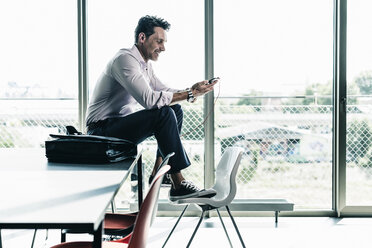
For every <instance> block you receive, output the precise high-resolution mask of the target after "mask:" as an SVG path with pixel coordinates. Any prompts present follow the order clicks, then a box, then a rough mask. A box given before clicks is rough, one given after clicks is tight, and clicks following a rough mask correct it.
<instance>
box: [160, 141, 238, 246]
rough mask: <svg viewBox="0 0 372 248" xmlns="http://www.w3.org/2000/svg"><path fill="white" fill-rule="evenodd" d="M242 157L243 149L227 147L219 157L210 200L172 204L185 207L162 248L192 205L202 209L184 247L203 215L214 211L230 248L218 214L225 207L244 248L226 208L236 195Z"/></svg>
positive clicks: (195, 199)
mask: <svg viewBox="0 0 372 248" xmlns="http://www.w3.org/2000/svg"><path fill="white" fill-rule="evenodd" d="M242 155H243V149H242V148H240V147H229V148H227V149H226V150H225V152H224V154H223V155H222V157H221V160H220V162H219V163H218V166H217V169H216V181H215V184H214V186H213V187H212V189H214V190H216V192H217V194H216V195H215V196H213V197H211V198H186V199H181V200H177V201H174V202H172V203H173V204H182V205H184V204H186V207H185V208H184V209H183V211H182V213H181V215H180V217H179V218H178V220H177V221H176V224H175V225H174V227H173V228H172V230H171V232H170V233H169V235H168V237H167V239H166V240H165V242H164V244H163V247H165V245H166V244H167V242H168V240H169V238H170V236H171V235H172V233H173V231H174V230H175V228H176V226H177V225H178V223H179V221H180V220H181V218H182V216H183V215H184V213H185V211H186V209H187V208H188V206H189V205H190V204H192V203H194V204H196V205H198V206H199V207H200V208H201V209H202V214H201V216H200V219H199V222H198V224H197V226H196V227H195V230H194V232H193V234H192V236H191V238H190V240H189V243H188V244H187V246H186V247H189V246H190V244H191V242H192V240H193V238H194V236H195V234H196V232H197V230H198V228H199V226H200V224H201V222H202V221H203V218H204V216H205V213H206V212H207V211H209V210H213V209H216V211H217V213H218V216H219V218H220V220H221V224H222V227H223V229H224V231H225V234H226V236H227V239H228V241H229V243H230V246H231V247H232V244H231V240H230V237H229V235H228V233H227V230H226V227H225V225H224V223H223V221H222V218H221V214H220V212H219V210H218V209H219V208H221V207H225V208H226V210H227V212H228V214H229V216H230V218H231V221H232V223H233V225H234V227H235V230H236V232H237V234H238V236H239V239H240V242H241V244H242V246H243V247H245V244H244V241H243V239H242V237H241V235H240V232H239V229H238V227H237V225H236V223H235V221H234V218H233V216H232V215H231V212H230V209H229V207H228V204H230V203H231V201H232V200H233V199H234V198H235V195H236V182H235V178H236V174H237V171H238V168H239V165H240V161H241V158H242Z"/></svg>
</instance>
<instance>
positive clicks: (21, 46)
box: [0, 0, 78, 147]
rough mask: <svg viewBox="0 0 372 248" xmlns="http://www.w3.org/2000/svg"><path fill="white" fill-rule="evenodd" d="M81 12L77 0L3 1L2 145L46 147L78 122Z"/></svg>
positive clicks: (0, 10) (0, 48) (0, 50)
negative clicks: (53, 136) (53, 135)
mask: <svg viewBox="0 0 372 248" xmlns="http://www.w3.org/2000/svg"><path fill="white" fill-rule="evenodd" d="M76 13H77V12H76V1H66V0H58V1H57V0H56V1H47V0H35V1H27V0H14V1H2V2H1V3H0V27H1V28H0V30H1V32H2V33H1V41H0V42H1V46H0V54H1V57H0V68H1V73H0V102H1V103H0V113H1V115H0V137H1V138H0V147H40V146H43V144H44V141H45V140H46V139H47V137H48V134H49V133H52V132H58V130H59V129H60V128H61V127H63V126H64V125H67V124H69V125H71V124H76V123H77V119H78V114H77V108H78V104H77V95H78V94H77V90H78V84H77V80H78V76H77V70H78V67H77V25H76V19H77V18H76ZM63 99H64V100H63ZM66 99H67V100H66Z"/></svg>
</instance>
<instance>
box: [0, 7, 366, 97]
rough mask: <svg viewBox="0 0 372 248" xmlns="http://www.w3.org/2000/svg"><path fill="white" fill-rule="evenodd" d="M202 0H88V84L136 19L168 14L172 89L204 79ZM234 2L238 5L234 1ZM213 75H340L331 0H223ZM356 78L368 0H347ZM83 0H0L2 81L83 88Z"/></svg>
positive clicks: (166, 69)
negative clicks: (79, 24)
mask: <svg viewBox="0 0 372 248" xmlns="http://www.w3.org/2000/svg"><path fill="white" fill-rule="evenodd" d="M203 3H204V1H200V0H178V1H172V0H160V1H151V0H144V1H141V2H138V1H122V0H105V1H101V0H90V1H88V61H89V81H90V88H91V89H93V87H94V84H95V82H96V80H97V78H98V76H99V74H100V73H101V72H102V70H103V68H104V67H105V65H106V64H107V62H108V60H109V59H110V58H111V57H112V56H113V55H114V54H115V52H116V51H117V50H118V49H120V48H123V47H131V46H132V45H133V39H134V37H133V33H134V28H135V26H136V23H137V21H138V19H139V18H140V17H141V16H143V15H146V14H151V15H157V16H160V17H163V18H165V19H166V20H168V21H169V22H170V23H171V25H172V27H171V29H170V31H169V32H168V42H167V44H166V51H165V52H164V53H163V54H161V55H160V58H159V61H157V62H155V63H153V65H154V68H155V72H156V73H157V75H158V77H159V78H160V79H162V81H163V82H164V83H166V84H168V85H170V86H172V87H174V88H180V89H183V88H186V87H190V85H192V84H193V83H195V82H197V81H201V80H204V79H205V78H204V17H203V15H204V9H203ZM232 3H233V4H232ZM214 8H215V12H214V25H215V26H214V27H215V30H214V34H215V36H214V42H215V46H214V52H215V56H214V59H215V69H214V71H215V76H219V77H221V82H220V84H221V85H220V87H221V88H220V90H221V95H224V96H239V95H243V94H247V93H249V92H250V91H251V90H256V91H262V92H264V94H265V95H273V94H276V95H289V94H295V93H294V92H295V91H298V90H300V91H301V90H303V89H304V88H305V87H306V86H307V85H310V84H313V83H327V82H328V81H329V80H331V79H332V53H333V43H332V38H333V37H332V35H333V31H332V29H333V17H332V15H333V1H332V0H312V1H310V0H303V1H299V0H282V1H277V0H261V1H254V0H234V1H222V0H216V1H215V6H214ZM348 8H349V9H348V34H349V37H348V41H347V44H348V55H347V56H348V72H347V75H348V80H349V81H351V80H353V78H354V77H355V76H357V75H358V73H360V72H362V71H365V70H372V59H371V58H372V45H371V44H372V32H370V31H369V30H372V16H371V15H370V13H369V11H370V9H372V1H370V0H353V1H348ZM76 19H77V17H76V1H75V0H33V1H29V0H3V1H1V3H0V32H1V34H2V35H1V40H0V54H1V56H0V70H1V71H0V87H1V85H4V84H7V83H8V82H17V83H18V84H22V85H35V84H38V85H42V86H43V87H51V88H60V89H63V91H67V92H71V94H74V95H76V93H77V28H76Z"/></svg>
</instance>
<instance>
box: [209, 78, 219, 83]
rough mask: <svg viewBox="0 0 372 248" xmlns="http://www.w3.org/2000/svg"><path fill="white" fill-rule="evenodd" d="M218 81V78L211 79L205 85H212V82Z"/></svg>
mask: <svg viewBox="0 0 372 248" xmlns="http://www.w3.org/2000/svg"><path fill="white" fill-rule="evenodd" d="M219 79H220V78H219V77H214V78H211V79H209V80H208V83H207V84H211V83H213V82H214V81H216V80H219Z"/></svg>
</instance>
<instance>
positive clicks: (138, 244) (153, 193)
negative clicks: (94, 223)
mask: <svg viewBox="0 0 372 248" xmlns="http://www.w3.org/2000/svg"><path fill="white" fill-rule="evenodd" d="M169 169H170V166H169V165H164V166H163V167H161V168H160V169H159V171H158V172H157V173H156V175H155V177H154V179H153V182H152V183H151V185H150V189H149V191H148V193H147V195H146V197H145V200H144V201H143V203H142V206H141V209H140V211H139V212H138V214H137V218H136V222H135V225H134V230H133V232H132V233H131V234H129V235H128V236H127V237H125V238H122V239H119V240H115V241H110V242H103V243H102V247H105V248H116V247H118V248H124V247H128V248H145V247H146V240H147V236H148V232H149V229H150V225H151V220H152V217H153V215H154V211H155V209H157V208H156V203H157V200H158V197H159V190H160V185H161V182H162V181H163V177H164V175H165V173H166V172H167V171H169ZM91 247H92V242H67V243H62V244H59V245H55V246H53V247H51V248H91Z"/></svg>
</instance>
